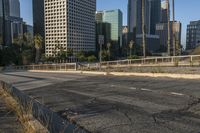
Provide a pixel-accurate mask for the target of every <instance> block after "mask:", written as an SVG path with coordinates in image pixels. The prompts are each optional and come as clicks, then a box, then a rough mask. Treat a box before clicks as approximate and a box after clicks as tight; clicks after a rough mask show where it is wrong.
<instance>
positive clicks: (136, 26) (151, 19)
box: [128, 0, 161, 34]
mask: <svg viewBox="0 0 200 133" xmlns="http://www.w3.org/2000/svg"><path fill="white" fill-rule="evenodd" d="M144 9H145V27H146V30H145V31H146V34H155V27H156V24H157V23H159V22H160V17H161V0H145V6H144ZM128 27H129V32H136V34H141V33H142V1H141V0H128Z"/></svg>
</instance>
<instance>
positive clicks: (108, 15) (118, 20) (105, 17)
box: [96, 9, 123, 57]
mask: <svg viewBox="0 0 200 133" xmlns="http://www.w3.org/2000/svg"><path fill="white" fill-rule="evenodd" d="M122 19H123V15H122V12H121V11H120V10H119V9H116V10H105V11H97V12H96V22H97V23H104V25H105V23H107V25H108V24H110V28H109V29H107V30H110V32H108V33H110V35H108V34H107V35H106V36H109V37H110V38H109V43H111V44H112V51H113V53H115V55H113V56H115V57H117V56H119V54H120V51H119V50H120V47H121V46H122ZM107 27H108V26H107ZM97 28H98V27H97ZM104 36H105V35H104Z"/></svg>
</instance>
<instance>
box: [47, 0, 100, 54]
mask: <svg viewBox="0 0 200 133" xmlns="http://www.w3.org/2000/svg"><path fill="white" fill-rule="evenodd" d="M44 4H45V7H44V9H45V54H46V55H47V56H55V54H57V53H58V52H59V51H60V49H57V48H56V47H57V46H58V47H59V48H62V49H63V50H64V51H67V50H68V49H72V50H73V52H74V54H76V53H77V52H80V51H95V11H96V0H45V3H44Z"/></svg>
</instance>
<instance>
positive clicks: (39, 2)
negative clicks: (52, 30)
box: [32, 0, 45, 39]
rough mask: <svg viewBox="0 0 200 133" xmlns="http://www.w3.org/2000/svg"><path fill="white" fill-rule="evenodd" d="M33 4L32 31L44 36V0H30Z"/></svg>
mask: <svg viewBox="0 0 200 133" xmlns="http://www.w3.org/2000/svg"><path fill="white" fill-rule="evenodd" d="M32 5H33V32H34V35H38V34H39V35H40V36H42V38H43V39H44V38H45V28H44V27H45V25H44V0H32Z"/></svg>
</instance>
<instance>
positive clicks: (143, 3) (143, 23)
mask: <svg viewBox="0 0 200 133" xmlns="http://www.w3.org/2000/svg"><path fill="white" fill-rule="evenodd" d="M142 46H143V56H144V58H145V57H146V33H145V0H142Z"/></svg>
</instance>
